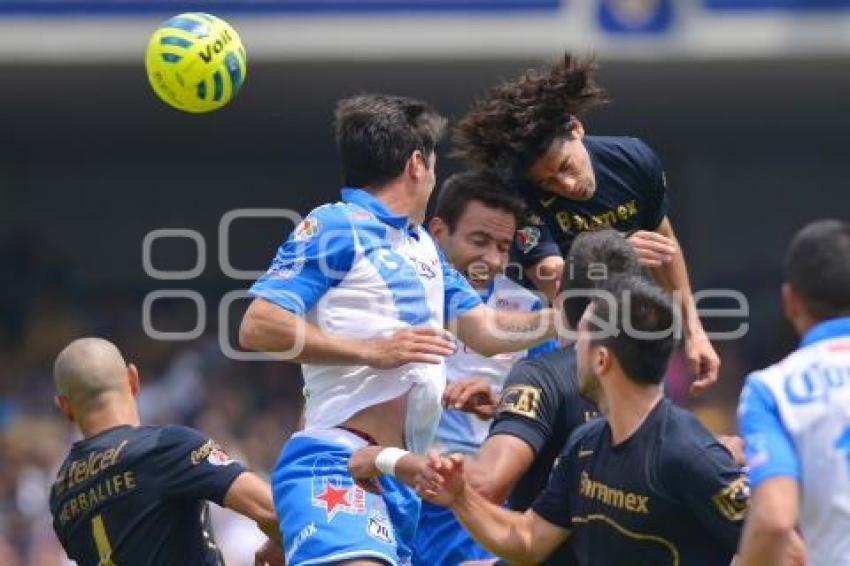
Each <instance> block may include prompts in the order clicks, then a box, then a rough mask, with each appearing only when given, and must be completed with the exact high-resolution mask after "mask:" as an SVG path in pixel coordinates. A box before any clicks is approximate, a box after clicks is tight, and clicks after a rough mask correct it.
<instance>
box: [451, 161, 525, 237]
mask: <svg viewBox="0 0 850 566" xmlns="http://www.w3.org/2000/svg"><path fill="white" fill-rule="evenodd" d="M472 201H479V202H480V203H482V204H484V205H486V206H489V207H490V208H495V209H498V210H502V211H504V212H507V213H509V214H511V215H513V217H514V220H515V221H516V223H517V226H519V224H520V222H522V219H523V214H524V213H525V201H524V200H523V199H522V197H520V196H519V195H518V194H517V193H516V192H514V191H513V190H511V189H510V188H508V187H507V186H506V185H505V183H504V182H503V181H502V179H501V178H500V177H499V176H498V175H496V174H495V173H494V172H492V171H484V170H480V169H479V170H473V171H464V172H463V173H456V174H454V175H452V176H451V177H449V178H448V179H446V180H445V182H444V183H443V186H442V188H441V189H440V194H439V196H438V197H437V206H436V208H435V209H434V216H435V217H437V218H440V219H441V220H442V221H443V222H445V223H446V225H447V226H448V227H449V230H451V231H454V229H455V227H456V226H457V223H458V221H459V220H460V217H461V216H463V213H464V212H466V207H467V206H469V203H470V202H472Z"/></svg>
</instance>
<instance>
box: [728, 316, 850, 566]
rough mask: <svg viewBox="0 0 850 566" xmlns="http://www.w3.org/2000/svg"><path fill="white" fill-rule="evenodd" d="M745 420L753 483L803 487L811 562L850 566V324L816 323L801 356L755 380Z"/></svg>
mask: <svg viewBox="0 0 850 566" xmlns="http://www.w3.org/2000/svg"><path fill="white" fill-rule="evenodd" d="M738 417H739V425H740V429H741V433H742V434H743V435H744V439H745V442H746V452H747V464H748V466H749V467H750V473H751V482H752V484H753V485H754V486H757V485H758V484H759V483H761V482H762V481H764V480H765V479H767V478H769V477H775V476H789V477H794V478H796V479H797V480H798V482H799V484H800V488H801V510H800V528H801V531H802V534H803V538H804V539H805V541H806V552H807V558H808V562H807V563H808V564H810V565H811V566H850V318H838V319H833V320H830V321H827V322H824V323H821V324H818V325H816V326H815V327H814V328H812V329H811V330H810V331H809V332H808V333H807V334H806V336H805V337H804V338H803V342H802V345H801V347H800V349H799V350H797V351H796V352H794V353H793V354H791V355H790V356H788V357H787V358H785V359H784V360H783V361H781V362H779V363H778V364H776V365H774V366H771V367H769V368H767V369H764V370H761V371H758V372H755V373H753V374H751V375H750V376H749V377H748V378H747V383H746V385H745V387H744V391H743V392H742V395H741V404H740V407H739V414H738Z"/></svg>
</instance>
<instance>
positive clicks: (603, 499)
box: [579, 471, 649, 515]
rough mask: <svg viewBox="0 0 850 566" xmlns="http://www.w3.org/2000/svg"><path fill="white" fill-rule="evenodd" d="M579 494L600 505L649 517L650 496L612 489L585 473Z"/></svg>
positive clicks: (583, 473)
mask: <svg viewBox="0 0 850 566" xmlns="http://www.w3.org/2000/svg"><path fill="white" fill-rule="evenodd" d="M579 492H580V493H581V495H582V497H586V498H587V499H593V500H595V501H599V502H600V503H604V504H605V505H610V506H611V507H616V508H617V509H624V510H626V511H630V512H632V513H641V514H643V515H649V496H648V495H640V494H639V493H632V492H629V491H623V490H622V489H617V488H614V487H610V486H608V485H606V484H604V483H602V482H601V481H596V480H594V479H592V478H591V477H590V475H589V474H588V473H587V472H585V471H582V472H581V479H580V482H579Z"/></svg>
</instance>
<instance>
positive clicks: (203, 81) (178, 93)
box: [145, 12, 248, 113]
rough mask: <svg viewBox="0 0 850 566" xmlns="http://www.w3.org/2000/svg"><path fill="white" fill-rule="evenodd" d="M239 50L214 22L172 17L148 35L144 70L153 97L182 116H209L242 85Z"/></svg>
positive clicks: (231, 32)
mask: <svg viewBox="0 0 850 566" xmlns="http://www.w3.org/2000/svg"><path fill="white" fill-rule="evenodd" d="M246 62H247V61H246V58H245V47H243V45H242V41H241V40H240V39H239V35H238V34H237V33H236V30H235V29H233V27H232V26H231V25H230V24H228V23H227V22H225V21H224V20H222V19H221V18H217V17H215V16H211V15H209V14H202V13H200V12H190V13H187V14H180V15H179V16H174V17H173V18H171V19H170V20H167V21H165V22H163V23H162V25H161V26H159V28H158V29H157V30H156V31H155V32H154V33H153V35H152V36H151V39H150V42H149V43H148V50H147V54H146V55H145V68H146V69H147V73H148V80H149V81H150V83H151V86H152V87H153V90H154V92H156V94H157V96H159V97H160V98H161V99H162V100H163V101H164V102H165V103H167V104H169V105H171V106H173V107H174V108H177V109H178V110H183V111H185V112H195V113H200V112H210V111H212V110H217V109H219V108H221V107H222V106H224V105H225V104H227V103H228V102H230V101H231V100H232V99H233V97H235V96H236V94H237V93H238V92H239V88H240V87H241V86H242V84H243V83H244V82H245V74H246V72H247V70H248V68H247V66H246Z"/></svg>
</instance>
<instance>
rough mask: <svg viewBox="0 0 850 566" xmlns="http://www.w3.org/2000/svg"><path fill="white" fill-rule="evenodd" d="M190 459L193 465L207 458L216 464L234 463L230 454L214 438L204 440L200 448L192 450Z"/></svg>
mask: <svg viewBox="0 0 850 566" xmlns="http://www.w3.org/2000/svg"><path fill="white" fill-rule="evenodd" d="M189 459H190V460H191V461H192V465H193V466H197V465H198V464H200V463H201V462H203V461H205V460H206V461H207V462H209V463H210V464H212V465H214V466H226V465H228V464H231V463H233V460H231V459H230V456H228V455H227V453H226V452H225V451H224V450H222V449H221V446H219V445H218V444H216V443H215V441H214V440H213V439H209V440H207V441H206V442H204V443H203V444H202V445H201V447H200V448H197V449H195V450H192V454H191V455H190V456H189Z"/></svg>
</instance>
